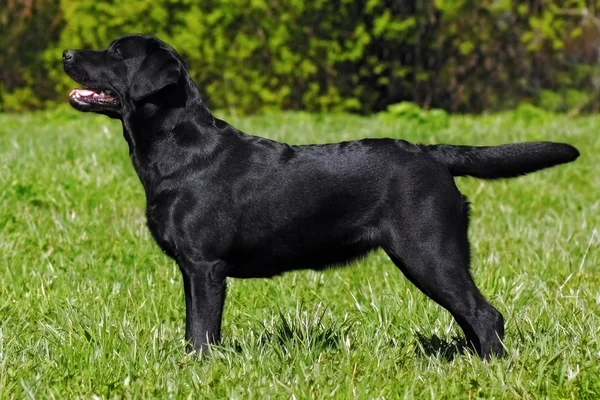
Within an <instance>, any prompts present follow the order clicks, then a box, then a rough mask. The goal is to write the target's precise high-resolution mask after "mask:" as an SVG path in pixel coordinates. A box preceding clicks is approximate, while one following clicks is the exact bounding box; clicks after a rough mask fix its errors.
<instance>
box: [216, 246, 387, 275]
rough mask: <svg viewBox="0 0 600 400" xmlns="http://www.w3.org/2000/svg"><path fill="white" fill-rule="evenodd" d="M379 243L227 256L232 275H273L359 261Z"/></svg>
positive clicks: (250, 251)
mask: <svg viewBox="0 0 600 400" xmlns="http://www.w3.org/2000/svg"><path fill="white" fill-rule="evenodd" d="M375 248H376V246H374V245H372V244H369V243H354V244H352V245H339V244H332V245H330V246H312V247H311V248H305V247H302V246H298V247H297V248H289V249H281V248H272V247H265V248H258V249H257V248H255V249H243V250H242V249H239V250H236V251H235V252H233V253H232V254H230V255H229V257H227V260H226V261H227V262H228V264H229V266H230V268H229V270H228V273H227V275H228V276H230V277H232V278H269V277H272V276H276V275H281V274H283V273H284V272H288V271H293V270H301V269H311V270H317V271H318V270H323V269H326V268H331V267H336V266H344V265H346V264H348V263H350V262H352V261H354V260H357V259H359V258H361V257H363V256H365V255H367V254H368V253H369V252H370V251H372V250H374V249H375Z"/></svg>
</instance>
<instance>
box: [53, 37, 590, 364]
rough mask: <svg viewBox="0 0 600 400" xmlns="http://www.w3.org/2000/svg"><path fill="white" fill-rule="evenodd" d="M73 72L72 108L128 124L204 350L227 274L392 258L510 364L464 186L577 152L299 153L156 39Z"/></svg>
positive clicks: (370, 148)
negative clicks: (206, 94)
mask: <svg viewBox="0 0 600 400" xmlns="http://www.w3.org/2000/svg"><path fill="white" fill-rule="evenodd" d="M63 62H64V68H65V71H66V72H67V73H68V74H69V75H70V76H71V77H72V78H73V79H74V80H75V81H77V82H78V83H80V84H81V85H83V86H85V87H86V89H75V90H73V91H72V92H71V94H70V101H71V104H72V105H73V107H75V108H76V109H78V110H81V111H92V112H96V113H100V114H105V115H108V116H109V117H111V118H116V119H120V120H121V121H122V123H123V133H124V135H125V139H126V140H127V143H128V144H129V152H130V156H131V159H132V161H133V165H134V167H135V170H136V172H137V174H138V176H139V178H140V180H141V182H142V184H143V186H144V189H145V191H146V202H147V209H146V215H147V218H148V227H149V228H150V232H151V233H152V235H153V237H154V239H155V240H156V242H157V243H158V245H159V246H160V247H161V248H162V250H163V251H164V252H165V253H166V254H168V255H169V256H170V257H172V258H173V259H175V260H176V261H177V263H178V264H179V267H180V269H181V273H182V274H183V283H184V289H185V302H186V339H187V340H189V342H190V344H191V345H192V346H193V348H194V349H196V350H198V351H202V350H208V345H209V344H211V343H215V342H217V341H218V340H219V338H220V331H221V313H222V310H223V302H224V300H225V285H226V278H227V277H236V278H262V277H272V276H274V275H278V274H282V273H283V272H285V271H290V270H295V269H315V270H320V269H323V268H326V267H328V266H332V265H342V264H346V263H348V262H349V261H351V260H355V259H357V258H359V257H362V256H364V255H365V254H367V253H368V252H370V251H372V250H374V249H377V248H382V249H384V250H385V251H386V252H387V254H388V255H389V256H390V258H391V259H392V261H393V262H394V263H395V264H396V265H397V266H398V268H400V270H401V271H402V272H403V273H404V274H405V275H406V276H407V277H408V279H410V280H411V281H412V282H413V283H414V284H415V285H416V286H417V287H418V288H419V289H421V290H422V291H423V292H424V293H425V294H427V295H428V296H429V297H431V298H432V299H433V300H434V301H436V302H437V303H439V304H440V305H442V306H443V307H444V308H446V309H447V310H448V311H450V313H452V315H453V316H454V318H455V319H456V321H457V322H458V324H459V325H460V326H461V328H462V329H463V331H464V332H465V335H466V337H467V340H468V342H469V343H470V344H471V345H472V346H473V347H474V348H475V350H476V351H477V352H478V353H479V355H480V356H481V357H483V358H488V357H489V356H492V355H494V356H500V355H502V351H503V348H502V343H501V339H502V337H503V334H504V321H503V318H502V315H501V314H500V313H499V312H498V311H497V310H496V309H495V308H494V307H492V306H491V305H490V304H489V303H488V302H487V301H486V299H485V298H484V297H483V295H482V294H481V293H480V292H479V290H478V289H477V287H476V286H475V284H474V283H473V279H472V278H471V275H470V272H469V258H470V251H469V242H468V238H467V227H468V218H469V206H468V202H467V200H466V198H465V197H464V196H463V195H461V193H460V192H459V191H458V189H457V187H456V186H455V184H454V179H453V176H463V175H469V176H474V177H478V178H483V179H498V178H511V177H516V176H519V175H523V174H527V173H529V172H533V171H537V170H540V169H543V168H547V167H551V166H553V165H557V164H562V163H567V162H570V161H573V160H575V159H576V158H577V157H578V156H579V152H578V151H577V150H576V149H575V148H574V147H572V146H569V145H567V144H560V143H549V142H539V143H521V144H507V145H502V146H495V147H471V146H451V145H431V146H426V145H416V144H411V143H408V142H405V141H402V140H392V139H366V140H360V141H351V142H344V143H337V144H326V145H310V146H290V145H287V144H283V143H277V142H274V141H271V140H267V139H263V138H259V137H255V136H249V135H246V134H244V133H242V132H240V131H238V130H237V129H235V128H233V127H232V126H230V125H228V124H227V123H225V122H224V121H221V120H219V119H217V118H215V117H213V115H212V114H211V113H210V111H209V110H208V109H207V107H206V106H205V104H204V103H203V102H202V99H201V98H200V93H199V91H198V88H197V87H196V85H195V84H194V82H193V81H192V79H191V77H190V76H189V74H188V72H187V70H186V67H185V64H184V63H183V61H182V59H181V57H180V56H179V55H178V54H177V53H176V52H175V50H173V49H172V48H171V47H169V46H168V45H166V44H165V43H163V42H161V41H160V40H158V39H155V38H152V37H149V36H142V35H133V36H126V37H123V38H120V39H118V40H116V41H115V42H113V43H112V44H111V45H110V46H109V48H108V49H107V50H102V51H92V50H77V51H73V50H68V51H65V52H64V53H63Z"/></svg>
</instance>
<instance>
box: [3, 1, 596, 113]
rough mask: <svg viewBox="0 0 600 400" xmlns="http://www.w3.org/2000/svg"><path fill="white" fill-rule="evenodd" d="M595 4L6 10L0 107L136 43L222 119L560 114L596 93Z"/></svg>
mask: <svg viewBox="0 0 600 400" xmlns="http://www.w3.org/2000/svg"><path fill="white" fill-rule="evenodd" d="M596 2H597V3H598V4H593V3H596ZM596 2H594V1H593V2H588V1H585V0H554V1H549V0H546V1H542V0H532V1H529V2H526V3H524V2H519V1H516V0H502V1H498V0H482V1H479V2H470V1H465V0H458V1H457V0H428V1H424V2H423V1H416V0H413V1H402V2H400V1H393V0H384V1H381V0H335V1H331V0H311V1H308V0H288V1H285V2H273V1H269V0H223V1H215V0H203V1H201V2H197V1H193V0H131V1H127V2H125V1H116V0H107V1H102V2H99V1H96V0H61V1H60V2H54V1H51V0H32V1H31V2H14V1H11V2H9V7H8V8H6V9H4V10H3V11H0V23H1V24H3V26H4V25H7V24H9V23H10V24H12V25H10V26H15V27H18V28H13V29H12V30H11V32H12V33H11V36H9V38H11V39H13V40H10V41H8V42H5V43H4V44H2V46H3V47H0V67H1V68H0V71H2V74H3V80H2V82H4V85H3V86H2V87H0V96H2V95H3V96H4V101H3V105H2V106H0V107H2V108H5V109H10V110H19V109H25V108H38V107H43V106H45V105H47V104H48V103H47V100H62V99H65V98H66V92H67V91H68V89H69V87H70V86H72V82H71V81H70V80H69V78H68V77H66V76H65V74H64V73H63V71H62V63H61V60H60V58H61V53H62V50H63V49H65V48H81V47H94V48H101V47H105V46H107V45H108V44H109V43H110V42H111V41H112V40H113V39H114V38H116V37H118V36H120V35H123V34H127V33H134V32H140V33H148V34H153V35H156V36H159V37H160V38H162V39H163V40H165V41H166V42H168V43H170V44H172V45H173V46H174V47H175V48H176V49H177V50H178V51H179V52H180V53H181V54H182V55H183V56H184V58H185V59H186V60H187V62H188V65H189V69H190V73H191V74H192V75H193V77H194V79H195V80H196V82H197V83H198V85H199V86H200V88H201V90H202V92H203V93H204V95H205V97H206V98H207V99H208V101H209V103H211V105H212V106H213V107H216V108H226V109H229V110H230V111H232V112H255V111H260V110H264V109H270V108H284V109H305V110H309V111H354V112H361V113H365V112H373V111H381V110H385V109H386V107H387V106H388V105H390V104H395V103H400V102H403V101H411V102H413V103H416V104H418V105H420V106H423V107H424V108H425V109H428V108H431V107H434V108H443V109H446V110H450V111H460V112H479V111H484V110H494V109H500V108H507V107H514V106H516V105H518V104H519V103H520V102H521V100H524V99H525V100H528V101H534V102H535V103H536V104H538V105H540V106H542V105H543V104H546V103H548V96H547V93H549V92H548V91H551V92H552V93H557V94H558V95H559V96H560V98H561V102H560V103H561V105H560V107H561V108H565V107H568V105H569V104H573V103H577V104H579V100H581V99H582V98H583V97H582V96H579V97H577V96H575V97H577V99H575V97H574V96H573V93H584V94H585V93H587V95H588V97H590V96H589V92H590V90H591V89H590V88H593V87H596V86H598V85H596V86H594V85H591V84H590V83H592V82H595V81H599V82H600V79H598V78H599V77H600V72H599V71H598V70H599V69H600V68H598V65H597V56H598V54H597V53H598V47H599V46H598V43H600V30H599V29H598V26H600V25H599V24H598V23H597V22H598V21H597V20H596V19H595V17H594V16H593V10H594V8H595V7H596V8H597V7H600V0H598V1H596ZM20 3H23V4H30V7H29V9H27V7H26V6H19V5H17V4H20ZM588 3H589V4H588ZM588 8H589V9H588ZM586 10H588V11H589V12H587V14H586V12H585V11H586ZM7 26H8V25H7ZM44 27H47V29H44ZM589 43H596V45H589ZM3 50H5V53H6V54H8V53H10V54H13V55H14V56H15V57H17V58H18V60H17V61H16V62H13V60H9V59H8V58H7V57H4V58H3V57H2V56H1V54H2V51H3ZM9 61H10V62H9ZM544 90H546V92H544ZM568 90H576V91H578V92H568ZM30 93H31V94H33V95H32V96H29V94H30ZM567 93H569V94H567ZM544 96H545V97H544ZM542 97H544V98H543V99H542ZM567 98H568V99H567ZM590 98H592V97H590ZM575 100H577V101H575ZM551 103H552V102H551ZM551 107H552V108H553V107H557V104H556V102H554V103H552V104H551Z"/></svg>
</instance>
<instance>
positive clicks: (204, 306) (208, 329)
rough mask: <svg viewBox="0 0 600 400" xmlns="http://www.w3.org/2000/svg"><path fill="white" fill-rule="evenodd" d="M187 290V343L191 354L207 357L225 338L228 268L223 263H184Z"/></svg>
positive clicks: (181, 266) (184, 278)
mask: <svg viewBox="0 0 600 400" xmlns="http://www.w3.org/2000/svg"><path fill="white" fill-rule="evenodd" d="M180 269H181V273H182V274H183V287H184V290H185V320H186V321H185V322H186V324H185V339H186V340H187V341H188V351H190V352H191V351H194V350H195V351H197V352H198V353H199V354H207V353H208V351H209V345H210V344H215V343H217V342H218V341H219V339H220V337H221V315H222V314H223V304H224V302H225V289H226V275H225V274H226V271H227V264H226V263H225V262H223V261H210V262H209V261H202V262H194V263H188V262H186V263H180Z"/></svg>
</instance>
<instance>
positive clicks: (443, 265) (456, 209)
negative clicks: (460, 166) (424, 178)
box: [382, 193, 504, 359]
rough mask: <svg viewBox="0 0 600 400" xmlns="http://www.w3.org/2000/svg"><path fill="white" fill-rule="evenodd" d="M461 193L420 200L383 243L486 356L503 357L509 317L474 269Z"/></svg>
mask: <svg viewBox="0 0 600 400" xmlns="http://www.w3.org/2000/svg"><path fill="white" fill-rule="evenodd" d="M457 194H458V196H456V197H455V196H452V197H453V198H455V201H448V198H447V196H443V198H439V199H438V200H439V201H436V200H435V199H432V198H430V200H431V201H429V202H426V203H421V204H422V207H419V206H418V205H416V204H415V206H416V207H417V208H420V209H419V210H413V213H412V218H410V219H409V223H408V224H406V222H405V224H404V226H403V227H402V229H397V230H396V228H392V232H391V233H390V239H391V241H390V242H389V243H388V244H387V245H386V246H382V247H383V248H384V250H385V251H386V252H387V254H388V255H389V256H390V258H391V259H392V261H393V262H394V263H395V264H396V265H397V266H398V268H400V270H402V272H403V273H404V274H405V275H406V277H407V278H408V279H409V280H410V281H411V282H413V283H414V284H415V285H416V286H417V287H418V288H419V289H420V290H421V291H423V293H425V294H426V295H427V296H429V297H430V298H431V299H433V300H434V301H436V302H437V303H438V304H440V305H441V306H442V307H444V308H445V309H447V310H448V311H450V313H451V314H452V315H453V316H454V318H455V319H456V321H457V322H458V324H459V325H460V327H461V328H462V329H463V331H464V333H465V335H466V338H467V341H468V343H469V344H470V345H471V346H472V347H473V348H474V349H475V350H476V351H477V353H478V354H479V355H480V356H481V357H482V358H484V359H487V358H489V357H490V356H496V357H500V356H501V355H502V352H503V347H502V343H501V339H502V338H503V335H504V320H503V317H502V314H500V313H499V312H498V311H497V310H496V309H495V308H494V307H492V306H491V305H490V304H489V303H488V302H487V300H486V299H485V298H484V297H483V295H482V294H481V292H480V291H479V289H477V287H476V286H475V283H474V282H473V279H472V277H471V274H470V272H469V258H470V248H469V241H468V237H467V225H468V205H467V203H466V201H465V200H464V198H462V196H460V194H459V193H457ZM404 220H405V221H406V219H404Z"/></svg>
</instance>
